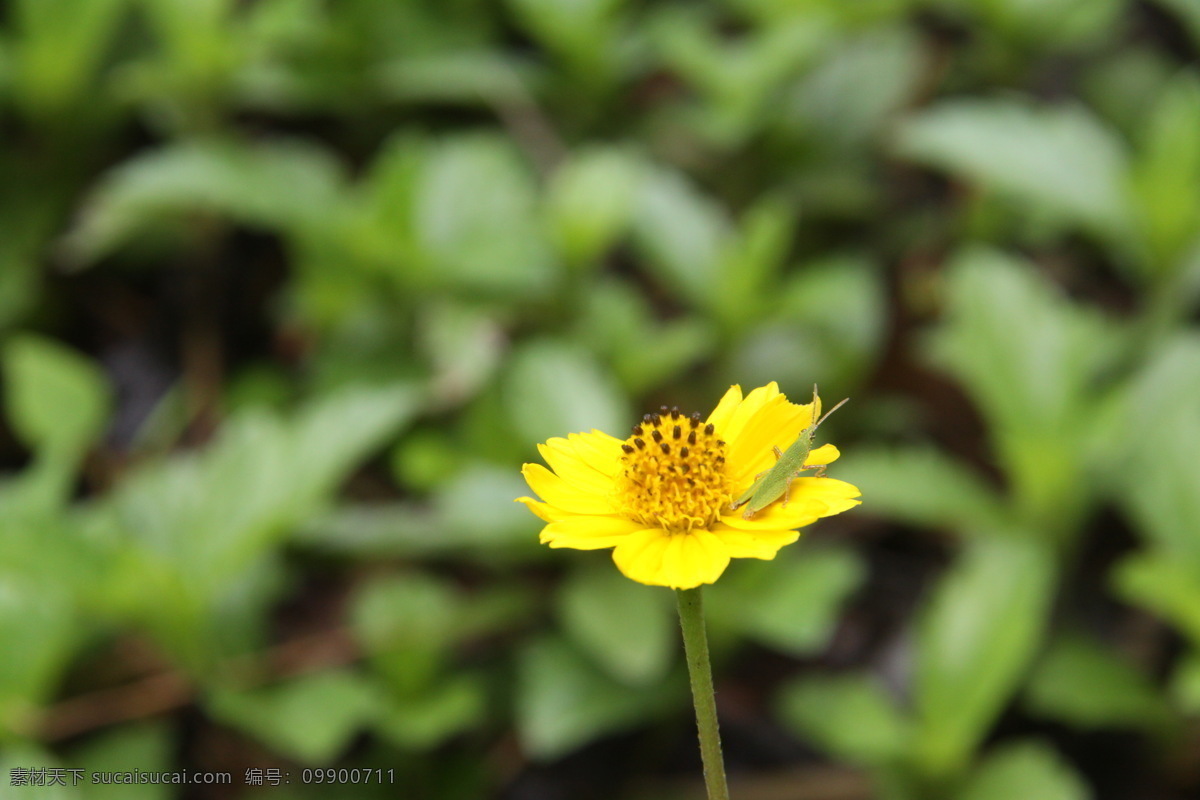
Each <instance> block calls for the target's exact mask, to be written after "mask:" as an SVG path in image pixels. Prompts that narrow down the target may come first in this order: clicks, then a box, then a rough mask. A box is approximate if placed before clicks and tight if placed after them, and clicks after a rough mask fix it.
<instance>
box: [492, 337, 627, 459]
mask: <svg viewBox="0 0 1200 800" xmlns="http://www.w3.org/2000/svg"><path fill="white" fill-rule="evenodd" d="M503 399H504V410H505V413H506V414H507V416H508V419H509V421H510V423H511V424H512V425H513V426H514V427H515V428H516V430H517V432H518V433H519V435H520V436H521V438H522V439H524V440H525V441H527V442H544V441H545V440H547V439H549V438H550V437H552V436H563V435H565V434H567V433H570V432H585V431H590V430H592V429H593V428H595V429H598V430H602V431H605V432H610V433H611V432H620V431H622V430H624V429H625V428H626V427H627V426H628V425H629V423H630V420H631V417H630V415H629V411H628V408H627V401H626V399H625V397H623V396H622V394H621V392H620V390H619V389H618V388H617V386H616V385H614V383H613V381H612V379H611V378H610V377H609V376H608V375H607V374H606V373H605V371H604V370H603V369H602V368H601V367H600V365H599V364H598V363H597V362H596V360H595V359H594V358H592V357H591V356H590V355H589V354H588V353H587V352H586V351H584V350H582V349H580V348H576V347H572V346H570V345H566V344H562V343H560V342H556V341H554V340H551V339H540V340H534V341H528V342H526V343H524V344H523V345H522V346H521V347H519V348H517V349H516V350H514V351H513V352H512V354H511V355H510V357H509V364H508V371H507V374H505V376H504V383H503Z"/></svg>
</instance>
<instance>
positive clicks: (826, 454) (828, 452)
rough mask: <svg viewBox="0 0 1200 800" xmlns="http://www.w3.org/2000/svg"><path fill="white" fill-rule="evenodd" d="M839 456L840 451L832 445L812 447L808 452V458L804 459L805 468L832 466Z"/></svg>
mask: <svg viewBox="0 0 1200 800" xmlns="http://www.w3.org/2000/svg"><path fill="white" fill-rule="evenodd" d="M841 455H842V453H841V451H840V450H838V449H837V448H836V447H834V446H833V445H831V444H823V445H821V446H820V447H814V448H813V449H812V450H811V451H810V452H809V454H808V458H807V459H805V461H804V464H805V466H812V467H819V466H821V465H822V464H832V463H833V462H835V461H837V460H838V458H839V457H840V456H841Z"/></svg>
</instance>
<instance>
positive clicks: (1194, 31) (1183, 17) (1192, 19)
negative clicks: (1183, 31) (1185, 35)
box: [1158, 0, 1200, 42]
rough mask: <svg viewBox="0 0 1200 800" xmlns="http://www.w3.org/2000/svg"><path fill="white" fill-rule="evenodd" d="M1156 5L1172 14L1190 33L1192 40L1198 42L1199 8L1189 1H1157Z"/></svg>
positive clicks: (1199, 35)
mask: <svg viewBox="0 0 1200 800" xmlns="http://www.w3.org/2000/svg"><path fill="white" fill-rule="evenodd" d="M1158 3H1159V5H1161V6H1165V7H1166V8H1167V9H1169V10H1170V11H1172V12H1174V14H1175V15H1176V16H1177V17H1179V19H1180V21H1181V22H1183V24H1184V27H1186V28H1187V29H1188V32H1189V33H1191V35H1192V39H1193V40H1194V41H1196V42H1200V6H1197V5H1196V4H1195V3H1193V2H1191V0H1158Z"/></svg>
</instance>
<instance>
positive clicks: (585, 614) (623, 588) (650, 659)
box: [555, 564, 678, 686]
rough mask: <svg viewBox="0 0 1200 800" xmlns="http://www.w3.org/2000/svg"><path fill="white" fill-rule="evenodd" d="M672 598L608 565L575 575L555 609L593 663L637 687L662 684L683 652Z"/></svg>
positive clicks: (559, 597) (565, 627)
mask: <svg viewBox="0 0 1200 800" xmlns="http://www.w3.org/2000/svg"><path fill="white" fill-rule="evenodd" d="M669 599H670V598H669V596H668V595H667V593H666V592H659V591H656V590H655V589H654V588H653V587H649V588H648V587H645V586H641V585H639V584H637V583H634V582H633V581H631V580H629V579H628V578H626V577H625V576H623V575H621V574H620V573H619V572H618V571H617V570H615V569H613V567H612V565H611V564H605V565H603V566H601V567H593V568H588V569H582V570H579V571H577V572H575V573H574V575H573V576H572V577H571V578H570V579H568V580H567V581H566V582H565V583H564V584H563V586H562V589H561V590H560V594H559V596H558V601H557V603H556V604H555V607H556V608H557V610H558V615H559V618H560V619H561V621H562V625H563V628H564V629H565V630H566V631H567V633H568V634H569V635H570V636H571V637H572V638H573V639H574V640H575V641H576V642H577V643H578V644H579V646H580V647H582V648H583V649H584V650H586V651H587V653H588V655H589V656H591V658H592V660H593V661H595V662H596V663H598V664H600V665H601V666H603V667H604V669H605V671H607V672H608V673H609V674H610V675H611V676H612V677H614V678H616V679H617V680H619V681H621V682H623V683H627V684H630V685H635V686H636V685H645V684H652V683H655V682H656V681H661V680H662V678H663V677H664V676H665V675H666V672H667V669H668V668H669V667H670V666H671V660H672V656H673V655H674V653H675V651H676V650H677V649H678V641H677V639H678V635H677V634H676V627H677V626H676V623H675V613H674V609H673V608H671V605H670V603H669V602H668V601H669Z"/></svg>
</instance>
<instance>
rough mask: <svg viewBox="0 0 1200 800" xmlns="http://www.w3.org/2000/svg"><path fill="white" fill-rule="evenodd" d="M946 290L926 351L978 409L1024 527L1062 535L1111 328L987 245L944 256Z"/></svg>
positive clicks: (1071, 521)
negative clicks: (947, 263) (959, 383)
mask: <svg viewBox="0 0 1200 800" xmlns="http://www.w3.org/2000/svg"><path fill="white" fill-rule="evenodd" d="M946 295H947V297H946V300H947V310H946V320H945V321H944V322H943V324H942V326H941V327H940V329H938V330H937V331H936V333H935V334H934V337H933V339H932V340H931V342H930V345H931V347H930V352H931V355H932V356H933V358H934V360H935V361H936V362H937V363H938V364H939V365H941V366H942V367H944V368H946V369H948V370H949V371H950V372H952V373H953V374H954V375H955V376H956V377H957V378H958V379H959V380H960V381H962V383H963V384H964V386H965V387H966V388H967V390H968V391H969V392H970V394H971V396H972V399H973V400H974V401H975V403H976V404H977V405H978V406H979V408H980V409H981V411H982V412H983V415H984V418H985V419H986V421H987V423H988V429H989V433H990V435H991V437H992V439H993V446H994V447H995V448H996V451H997V454H998V456H999V457H1000V460H1001V463H1002V464H1003V466H1004V468H1005V472H1006V474H1007V476H1008V478H1009V480H1010V482H1011V484H1012V488H1013V495H1014V501H1015V503H1016V508H1017V511H1018V513H1019V514H1020V515H1021V517H1022V518H1023V519H1024V520H1025V521H1026V523H1027V524H1028V525H1029V526H1030V527H1031V532H1034V531H1036V532H1038V533H1040V534H1042V535H1047V534H1054V535H1059V536H1063V535H1066V534H1068V533H1069V532H1070V531H1072V530H1073V529H1074V525H1075V523H1076V521H1077V519H1078V516H1079V514H1080V513H1081V511H1082V509H1083V508H1085V507H1086V503H1087V500H1088V499H1089V497H1090V495H1091V493H1092V492H1093V491H1094V489H1093V488H1092V485H1091V482H1089V481H1087V480H1086V479H1085V478H1084V471H1085V467H1087V466H1088V464H1087V459H1088V457H1089V455H1090V454H1088V453H1085V452H1084V448H1083V443H1084V442H1085V441H1086V440H1087V439H1088V436H1089V434H1090V432H1091V427H1092V426H1093V425H1094V424H1095V418H1094V413H1095V405H1094V404H1095V403H1096V402H1097V401H1096V398H1097V396H1098V394H1099V388H1100V384H1101V378H1102V376H1104V375H1105V371H1106V370H1107V369H1108V368H1110V367H1111V365H1112V364H1113V362H1114V361H1115V360H1116V357H1117V356H1118V355H1120V346H1121V341H1120V339H1119V338H1118V337H1117V332H1116V330H1115V329H1114V327H1113V326H1112V325H1111V324H1109V323H1108V322H1107V321H1106V320H1104V319H1103V318H1102V317H1100V316H1099V315H1098V314H1096V313H1095V312H1094V311H1093V310H1092V309H1090V308H1086V307H1083V306H1078V305H1074V304H1072V303H1070V302H1069V301H1068V300H1067V299H1066V298H1064V297H1062V296H1061V294H1059V293H1058V292H1057V291H1056V290H1055V289H1054V288H1053V287H1051V286H1049V285H1047V283H1046V282H1045V281H1044V280H1043V279H1042V278H1041V277H1039V276H1038V275H1037V274H1036V273H1035V272H1034V271H1033V270H1032V269H1031V267H1030V266H1029V265H1026V264H1023V263H1021V262H1019V261H1016V260H1014V259H1012V258H1010V257H1008V256H1004V255H1001V254H1000V253H997V252H994V251H990V250H979V249H971V250H967V251H964V252H963V253H961V254H960V255H958V256H957V257H956V258H955V259H954V261H953V263H952V264H951V265H950V268H949V275H948V278H947V287H946ZM1015 320H1020V324H1016V323H1015V322H1014V321H1015Z"/></svg>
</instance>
